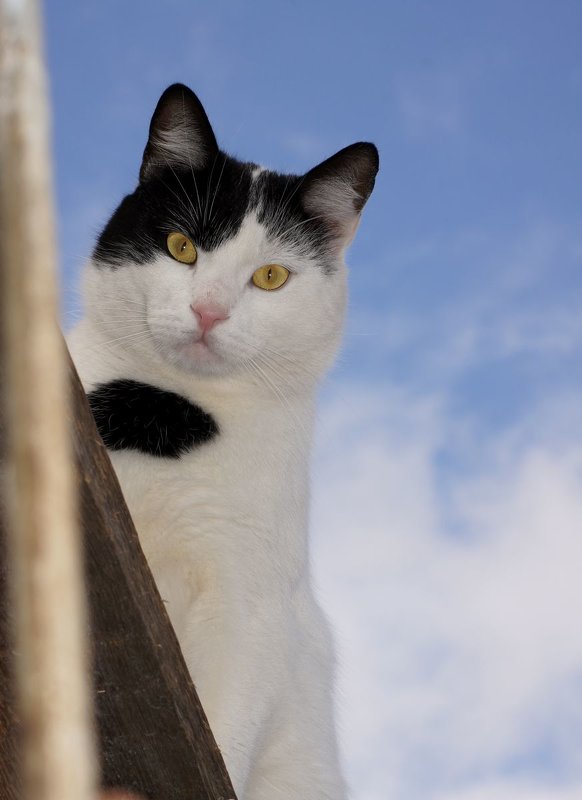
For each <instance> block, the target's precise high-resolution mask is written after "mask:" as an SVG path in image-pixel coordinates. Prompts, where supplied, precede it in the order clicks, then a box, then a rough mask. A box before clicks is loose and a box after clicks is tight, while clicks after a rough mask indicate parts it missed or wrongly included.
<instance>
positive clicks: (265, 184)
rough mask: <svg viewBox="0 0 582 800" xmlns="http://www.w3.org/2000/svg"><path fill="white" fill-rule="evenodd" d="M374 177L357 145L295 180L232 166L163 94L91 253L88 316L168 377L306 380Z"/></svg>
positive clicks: (341, 296)
mask: <svg viewBox="0 0 582 800" xmlns="http://www.w3.org/2000/svg"><path fill="white" fill-rule="evenodd" d="M377 166H378V163H377V153H376V149H375V148H374V146H373V145H369V144H363V143H360V144H357V145H352V146H351V147H349V148H346V149H345V150H342V151H340V153H338V154H336V156H332V158H331V159H328V160H327V161H325V162H324V163H323V164H321V165H319V166H318V167H316V168H315V169H313V170H311V171H310V172H308V173H307V174H306V175H304V176H295V175H280V174H278V173H274V172H269V171H267V170H263V169H261V168H259V167H257V166H256V165H255V164H248V163H241V162H239V161H237V160H235V159H233V158H230V157H229V156H227V155H226V154H224V153H222V152H221V151H220V150H219V149H218V147H217V145H216V140H215V138H214V134H213V132H212V129H211V127H210V124H209V122H208V119H207V117H206V114H205V113H204V110H203V109H202V106H201V105H200V103H199V101H198V99H197V98H196V97H195V95H193V94H192V92H190V90H189V89H187V88H186V87H183V86H173V87H170V88H169V89H168V90H166V92H165V93H164V94H163V95H162V98H161V99H160V102H159V104H158V107H157V108H156V111H155V113H154V116H153V119H152V123H151V127H150V137H149V140H148V144H147V146H146V150H145V153H144V160H143V163H142V168H141V173H140V183H139V185H138V187H137V189H136V190H135V192H134V193H133V194H132V195H129V196H128V197H126V198H125V199H124V200H123V202H122V203H121V205H120V206H119V208H118V209H117V211H116V212H115V213H114V215H113V217H112V218H111V220H110V221H109V223H108V224H107V226H106V227H105V229H104V231H103V233H102V234H101V236H100V238H99V241H98V243H97V247H96V249H95V253H94V257H93V260H92V263H91V265H90V268H89V271H88V276H87V283H86V288H87V294H88V297H87V313H88V316H90V317H92V318H93V319H95V320H97V321H98V322H99V324H100V326H101V327H102V328H105V329H106V331H107V334H108V335H110V338H111V339H112V340H113V339H116V342H115V347H117V348H119V349H123V350H124V351H126V352H127V353H128V354H129V353H134V354H135V356H136V357H137V358H149V359H160V358H161V359H162V360H163V361H164V362H165V363H167V364H171V365H173V366H174V367H175V368H176V369H178V370H180V371H185V372H188V373H195V374H199V375H212V376H226V375H231V374H235V373H236V374H243V373H247V374H249V375H254V376H255V377H259V378H260V379H262V380H263V381H265V380H266V381H272V382H274V383H276V384H281V382H283V383H285V382H287V383H289V381H291V380H295V381H298V382H299V383H302V382H303V381H304V380H308V381H310V380H313V379H314V378H316V377H317V376H318V375H319V374H320V373H321V372H322V371H323V370H324V369H325V368H326V367H327V365H328V364H329V362H330V361H331V359H332V357H333V355H334V353H335V349H336V347H337V342H338V340H339V337H340V335H341V328H342V320H343V313H344V306H345V292H346V289H345V285H346V279H345V267H344V263H343V251H344V250H345V247H346V246H347V244H348V243H349V242H350V240H351V238H352V236H353V234H354V232H355V229H356V227H357V223H358V221H359V215H360V212H361V209H362V207H363V205H364V203H365V201H366V200H367V198H368V196H369V194H370V192H371V190H372V187H373V183H374V177H375V174H376V171H377ZM281 377H284V378H285V379H284V380H283V381H281V380H280V378H281Z"/></svg>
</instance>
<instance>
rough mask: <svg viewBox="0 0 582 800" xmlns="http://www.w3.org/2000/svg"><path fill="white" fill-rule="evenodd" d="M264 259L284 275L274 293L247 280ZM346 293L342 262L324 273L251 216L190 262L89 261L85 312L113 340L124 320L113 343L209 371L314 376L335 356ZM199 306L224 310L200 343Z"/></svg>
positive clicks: (214, 373)
mask: <svg viewBox="0 0 582 800" xmlns="http://www.w3.org/2000/svg"><path fill="white" fill-rule="evenodd" d="M270 263H278V264H282V265H283V266H285V267H287V268H288V269H289V270H290V272H291V274H290V276H289V279H288V280H287V282H286V283H285V285H284V286H282V287H281V288H280V289H276V290H274V291H264V290H262V289H259V288H257V287H256V286H254V284H253V283H252V281H251V278H252V275H253V272H254V271H255V270H256V269H258V268H259V267H261V266H263V265H264V264H270ZM345 295H346V278H345V267H344V266H343V264H342V263H339V264H338V269H337V270H336V271H335V272H334V273H332V274H324V272H323V270H322V269H320V268H319V267H318V266H317V264H316V263H315V262H314V261H313V260H311V259H309V258H307V257H306V256H305V254H304V253H299V252H298V251H297V250H296V249H293V247H292V246H290V245H282V244H281V242H279V241H273V240H272V239H271V238H270V237H269V236H268V234H267V232H266V230H265V228H264V227H263V226H262V225H261V224H260V223H259V222H258V221H257V219H256V215H255V214H254V213H252V214H248V215H247V216H246V217H245V219H244V221H243V224H242V225H241V228H240V230H239V232H238V233H237V234H236V236H234V237H233V238H231V239H229V240H227V241H226V242H225V243H224V244H223V245H221V246H220V247H218V248H217V249H216V250H212V251H209V252H205V251H204V250H199V251H198V259H197V261H196V263H195V265H193V266H192V267H190V266H188V265H186V264H181V263H179V262H177V261H175V260H174V259H173V258H172V257H171V256H170V255H164V254H160V255H158V256H157V257H156V259H155V260H154V261H152V262H151V263H149V264H139V265H137V264H127V265H124V266H120V267H119V268H118V269H116V270H111V269H109V268H107V267H95V266H94V265H91V266H90V268H89V275H88V279H87V284H86V297H87V313H88V316H89V317H91V318H93V319H94V320H95V321H97V322H98V323H99V325H100V326H101V327H102V328H103V327H104V328H106V329H107V333H108V335H111V337H114V336H115V335H116V333H118V332H119V330H120V327H121V326H123V325H124V326H125V328H124V330H122V331H121V334H122V336H121V338H120V339H119V341H118V345H117V346H119V347H122V348H126V349H129V350H131V351H135V352H136V353H138V354H140V357H151V358H159V357H161V358H162V359H164V360H165V361H167V363H169V364H171V365H173V366H174V367H177V368H179V369H180V370H183V371H185V372H188V373H195V374H199V375H212V376H227V375H231V374H233V373H242V372H245V371H252V370H253V369H255V365H258V366H259V368H260V369H263V370H267V371H270V370H271V371H274V372H275V373H277V372H278V373H281V372H283V373H284V374H285V375H286V376H287V377H290V376H293V377H294V378H295V379H298V378H300V377H301V376H303V377H306V376H308V375H309V376H312V377H314V376H318V375H319V374H321V372H323V371H324V370H325V368H326V367H327V366H328V365H329V363H330V361H331V360H332V358H333V356H334V354H335V351H336V348H337V344H338V340H339V338H340V335H341V328H342V321H343V316H344V307H345ZM200 304H202V305H204V304H210V305H214V306H219V307H221V308H223V309H224V310H225V311H226V313H227V314H228V319H226V320H223V321H220V322H218V323H216V324H215V325H214V327H213V328H212V329H211V330H210V331H209V332H208V334H207V336H206V341H207V343H203V342H201V331H200V328H199V325H198V321H197V317H196V315H195V314H194V313H193V311H192V309H191V305H200ZM112 308H113V312H112V311H111V309H112ZM126 332H127V336H126V338H125V339H124V338H123V334H124V333H126ZM140 333H141V334H142V335H140ZM134 334H135V335H134Z"/></svg>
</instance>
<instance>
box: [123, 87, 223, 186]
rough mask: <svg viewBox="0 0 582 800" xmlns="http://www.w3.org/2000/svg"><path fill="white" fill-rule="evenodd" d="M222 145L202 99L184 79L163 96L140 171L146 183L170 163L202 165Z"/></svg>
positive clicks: (188, 165) (169, 88)
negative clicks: (185, 84)
mask: <svg viewBox="0 0 582 800" xmlns="http://www.w3.org/2000/svg"><path fill="white" fill-rule="evenodd" d="M217 152H218V145H217V143H216V138H215V136H214V132H213V130H212V127H211V125H210V122H209V121H208V117H207V116H206V112H205V111H204V108H203V106H202V103H201V102H200V100H199V99H198V98H197V97H196V95H195V94H194V92H193V91H192V90H191V89H189V88H188V87H187V86H184V85H183V84H181V83H174V84H173V85H172V86H169V87H168V88H167V89H166V91H165V92H164V93H163V94H162V96H161V97H160V99H159V101H158V104H157V106H156V110H155V111H154V114H153V116H152V120H151V123H150V132H149V138H148V142H147V145H146V147H145V150H144V154H143V161H142V165H141V169H140V173H139V178H140V181H141V182H142V183H143V182H144V181H147V180H149V179H151V178H153V177H156V175H158V174H159V173H160V172H161V171H162V170H163V169H165V168H166V167H172V168H176V167H182V168H184V167H186V168H192V169H202V168H203V167H204V166H206V164H207V163H208V162H209V161H210V160H211V159H213V158H214V157H215V156H216V153H217Z"/></svg>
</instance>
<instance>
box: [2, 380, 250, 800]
mask: <svg viewBox="0 0 582 800" xmlns="http://www.w3.org/2000/svg"><path fill="white" fill-rule="evenodd" d="M71 381H72V392H73V401H74V402H73V412H72V413H73V419H72V420H71V424H72V426H73V429H74V448H75V458H76V462H77V473H76V476H77V486H78V491H79V497H80V506H81V517H82V527H83V532H84V546H85V565H86V574H87V585H88V591H89V608H90V619H91V641H92V647H93V672H94V688H95V700H96V716H97V727H98V732H99V741H100V754H101V769H102V782H103V786H105V787H124V788H127V789H132V790H134V791H136V792H138V793H140V794H141V795H143V796H144V797H145V798H150V799H151V800H228V799H229V798H234V797H235V794H234V791H233V789H232V785H231V783H230V779H229V777H228V774H227V772H226V768H225V766H224V762H223V760H222V757H221V754H220V751H219V749H218V747H217V745H216V743H215V741H214V738H213V736H212V733H211V731H210V728H209V726H208V723H207V720H206V717H205V715H204V712H203V710H202V707H201V705H200V702H199V700H198V696H197V694H196V691H195V689H194V685H193V683H192V681H191V679H190V676H189V673H188V669H187V667H186V664H185V662H184V659H183V656H182V653H181V651H180V647H179V645H178V642H177V639H176V636H175V634H174V631H173V629H172V626H171V624H170V621H169V618H168V616H167V613H166V610H165V608H164V604H163V602H162V600H161V598H160V595H159V593H158V590H157V588H156V585H155V583H154V580H153V578H152V575H151V572H150V570H149V568H148V566H147V563H146V560H145V557H144V555H143V553H142V550H141V547H140V544H139V540H138V537H137V533H136V531H135V527H134V525H133V522H132V520H131V517H130V515H129V511H128V510H127V506H126V504H125V502H124V500H123V497H122V494H121V489H120V487H119V483H118V481H117V478H116V476H115V473H114V472H113V469H112V466H111V462H110V460H109V457H108V455H107V451H106V449H105V447H104V445H103V442H102V440H101V438H100V436H99V434H98V432H97V429H96V427H95V424H94V422H93V418H92V416H91V412H90V410H89V407H88V404H87V400H86V396H85V392H84V391H83V388H82V386H81V384H80V382H79V379H78V377H77V375H76V372H75V370H74V367H73V366H72V364H71ZM1 573H2V570H1V569H0V575H1ZM5 613H6V607H5V604H4V605H3V608H2V614H0V625H1V623H2V620H3V614H5ZM201 646H204V645H203V643H201ZM9 650H10V645H9V644H8V643H7V641H6V636H5V630H2V636H1V640H0V656H1V658H2V664H1V665H0V725H2V730H1V734H2V735H1V737H0V758H1V759H2V763H0V800H16V798H17V794H16V791H15V790H14V788H13V786H14V780H15V775H14V770H13V768H12V764H11V763H9V762H11V760H12V758H13V756H14V752H15V747H14V740H13V735H14V727H15V720H14V718H13V711H12V704H11V693H10V683H9V676H8V675H5V674H4V673H5V670H6V669H8V668H9V667H8V659H7V655H8V653H9ZM5 734H7V735H5Z"/></svg>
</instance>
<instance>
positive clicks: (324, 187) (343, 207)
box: [301, 142, 379, 247]
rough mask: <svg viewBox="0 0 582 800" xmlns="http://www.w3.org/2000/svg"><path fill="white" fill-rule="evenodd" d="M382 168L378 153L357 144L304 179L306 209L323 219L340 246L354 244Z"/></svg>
mask: <svg viewBox="0 0 582 800" xmlns="http://www.w3.org/2000/svg"><path fill="white" fill-rule="evenodd" d="M378 168H379V156H378V150H377V149H376V147H375V145H373V144H371V143H370V142H356V143H355V144H351V145H349V147H344V149H343V150H340V151H339V152H338V153H336V154H335V155H333V156H331V157H330V158H328V159H327V160H326V161H323V162H322V163H321V164H319V165H318V166H317V167H314V168H313V169H312V170H310V171H309V172H308V173H307V175H306V176H305V178H304V180H303V187H302V193H301V194H302V201H303V206H304V208H305V210H306V211H307V212H308V213H310V214H313V215H314V216H318V217H320V218H323V220H324V221H325V222H327V224H328V227H329V228H330V230H331V231H332V233H333V235H334V236H335V237H336V238H337V239H338V241H339V243H340V245H342V246H343V247H345V246H347V245H348V244H349V242H350V241H351V239H352V237H353V235H354V233H355V231H356V228H357V224H358V221H359V217H360V213H361V211H362V209H363V208H364V205H365V204H366V201H367V200H368V198H369V196H370V194H371V193H372V189H373V188H374V182H375V179H376V174H377V172H378Z"/></svg>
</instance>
